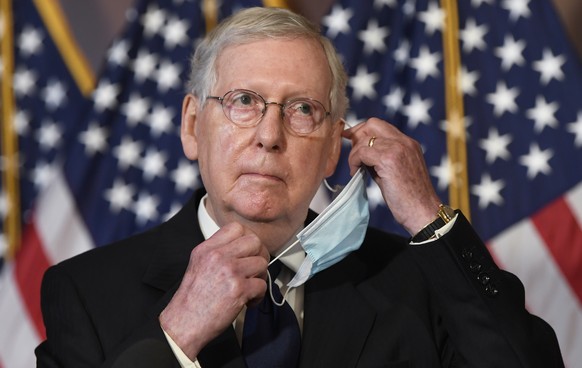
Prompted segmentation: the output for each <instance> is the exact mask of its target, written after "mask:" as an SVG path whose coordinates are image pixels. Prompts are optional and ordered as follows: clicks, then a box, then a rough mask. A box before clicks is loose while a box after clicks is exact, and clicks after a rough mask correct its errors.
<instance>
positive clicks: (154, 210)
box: [0, 0, 263, 368]
mask: <svg viewBox="0 0 582 368" xmlns="http://www.w3.org/2000/svg"><path fill="white" fill-rule="evenodd" d="M11 5H12V9H11V12H10V13H4V12H3V13H2V18H1V19H2V20H3V21H2V22H1V23H2V24H4V25H7V26H9V25H11V23H12V24H13V28H11V32H3V34H2V37H3V38H2V41H3V42H4V41H6V40H7V37H9V36H11V34H13V35H14V45H15V47H14V50H13V57H14V72H13V73H12V75H7V74H5V73H4V74H3V77H4V78H12V83H13V91H14V97H15V111H16V113H15V115H14V119H13V121H12V124H13V127H14V129H15V132H16V134H17V139H18V146H19V156H20V170H19V172H20V192H21V196H20V201H21V209H22V214H23V216H22V224H23V226H22V228H23V230H22V242H21V245H20V249H19V251H18V253H17V254H16V257H15V258H14V259H13V260H10V261H7V262H6V263H5V264H4V267H3V269H2V274H1V275H0V326H2V327H1V328H0V368H1V367H10V368H19V367H32V366H34V365H35V359H34V355H33V350H34V348H35V347H36V346H37V345H38V344H39V343H40V342H41V341H42V339H43V338H44V336H45V331H44V326H43V323H42V317H41V315H40V304H39V299H40V293H39V291H40V281H41V278H42V275H43V273H44V270H45V269H46V268H47V267H48V266H49V265H51V264H54V263H56V262H59V261H61V260H63V259H66V258H69V257H71V256H73V255H75V254H78V253H80V252H83V251H86V250H89V249H91V248H93V247H95V246H101V245H104V244H107V243H110V242H112V241H114V240H117V239H120V238H123V237H127V236H128V235H130V234H132V233H135V232H139V231H143V230H145V229H147V228H150V227H152V226H154V225H156V224H158V223H160V222H162V221H163V220H165V219H166V218H168V217H169V216H171V215H172V214H173V213H175V211H176V210H177V209H178V208H179V207H180V206H181V204H182V203H184V202H186V200H187V199H188V198H189V196H190V194H191V191H192V190H193V189H194V188H195V187H197V186H199V178H198V169H197V166H196V164H195V163H193V162H190V161H188V160H187V159H186V158H185V156H184V154H183V153H182V148H181V143H180V134H179V132H180V128H179V127H180V114H181V103H182V98H183V96H184V93H185V81H186V80H187V76H188V65H189V59H190V56H191V54H192V51H193V49H194V47H195V45H196V42H197V40H198V39H199V38H200V37H201V36H203V35H204V33H205V32H206V28H207V25H206V19H212V18H213V17H217V18H218V19H220V18H223V17H225V16H228V15H230V14H231V13H232V12H233V11H236V10H238V9H241V8H244V7H249V6H257V5H258V6H261V5H263V3H262V2H261V1H252V0H232V1H223V2H222V3H221V4H220V6H216V2H213V1H210V2H208V1H195V0H163V1H160V0H155V1H154V0H140V1H137V2H136V3H135V6H134V7H132V8H131V9H129V10H128V12H127V13H126V18H127V25H126V27H125V29H124V31H123V32H122V35H121V37H119V38H118V39H116V40H115V41H114V42H113V43H112V45H111V47H110V48H109V50H108V52H107V55H106V60H105V61H104V65H103V69H102V71H101V73H100V76H99V78H98V79H97V81H95V82H94V83H91V82H90V81H91V79H92V77H91V76H87V75H84V77H85V79H84V80H85V81H87V80H89V83H88V84H87V83H85V85H83V86H80V82H79V80H77V79H75V78H74V77H73V75H74V74H75V73H74V72H73V73H72V72H71V69H74V67H73V66H72V65H71V64H70V63H69V62H71V60H72V62H79V59H78V58H79V57H80V53H79V51H78V50H76V49H75V48H76V46H75V44H74V42H69V43H67V42H63V36H70V32H69V30H68V29H67V28H66V27H63V25H64V24H66V20H65V19H64V17H63V15H62V13H61V12H60V10H59V8H58V6H57V2H56V1H45V0H43V1H33V0H18V1H12V2H11ZM209 5H210V6H212V5H214V6H216V8H208V7H207V6H209ZM3 9H5V8H3ZM206 17H209V18H206ZM59 25H60V26H61V28H59V30H60V31H61V32H60V33H59V32H55V31H54V28H51V27H57V26H59ZM3 29H7V28H3ZM64 38H67V37H64ZM69 41H70V40H69ZM81 74H83V73H81ZM85 74H87V73H85ZM9 123H10V122H3V124H9ZM1 193H2V196H0V198H2V200H1V201H0V215H2V216H0V217H1V220H2V221H3V220H4V219H5V216H6V214H7V213H8V209H9V205H8V202H9V195H8V193H6V191H4V190H3V191H2V192H1ZM3 239H4V237H0V241H3Z"/></svg>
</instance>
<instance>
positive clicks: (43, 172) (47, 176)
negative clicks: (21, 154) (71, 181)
mask: <svg viewBox="0 0 582 368" xmlns="http://www.w3.org/2000/svg"><path fill="white" fill-rule="evenodd" d="M55 174H56V169H55V168H54V167H52V166H51V165H49V164H47V163H46V162H42V161H40V162H38V163H37V164H36V166H35V167H34V168H33V169H32V171H31V181H32V182H33V183H34V185H35V186H36V188H37V189H38V190H42V189H43V188H46V187H47V185H49V183H50V182H51V180H52V179H53V177H54V176H55Z"/></svg>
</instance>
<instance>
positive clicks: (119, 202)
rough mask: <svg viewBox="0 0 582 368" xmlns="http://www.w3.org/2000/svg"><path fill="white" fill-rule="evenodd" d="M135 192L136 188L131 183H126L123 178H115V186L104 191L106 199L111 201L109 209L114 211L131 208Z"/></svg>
mask: <svg viewBox="0 0 582 368" xmlns="http://www.w3.org/2000/svg"><path fill="white" fill-rule="evenodd" d="M134 194H135V188H134V187H133V185H131V184H125V183H124V182H123V180H120V179H115V182H114V183H113V187H111V188H109V189H107V190H106V191H105V193H104V197H105V199H106V200H107V201H108V202H109V209H110V210H111V212H113V213H119V211H121V210H129V209H130V208H131V205H132V202H131V199H132V198H133V196H134Z"/></svg>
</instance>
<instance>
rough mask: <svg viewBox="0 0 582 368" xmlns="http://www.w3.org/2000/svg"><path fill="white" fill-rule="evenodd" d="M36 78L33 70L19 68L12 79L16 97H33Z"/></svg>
mask: <svg viewBox="0 0 582 368" xmlns="http://www.w3.org/2000/svg"><path fill="white" fill-rule="evenodd" d="M36 78H37V76H36V73H35V72H34V71H32V70H26V69H23V68H19V69H18V70H17V71H15V72H14V75H13V77H12V83H13V85H12V88H13V89H14V94H15V95H16V97H25V96H29V95H31V92H34V88H33V87H35V85H36Z"/></svg>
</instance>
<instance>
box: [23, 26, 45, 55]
mask: <svg viewBox="0 0 582 368" xmlns="http://www.w3.org/2000/svg"><path fill="white" fill-rule="evenodd" d="M17 45H18V48H19V49H20V51H21V52H22V54H23V55H24V56H25V57H27V56H31V55H34V54H37V53H39V52H40V51H41V50H42V34H41V33H40V31H39V30H37V29H34V28H32V27H30V26H27V27H25V28H24V29H23V30H22V32H21V33H20V37H18V43H17Z"/></svg>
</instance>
